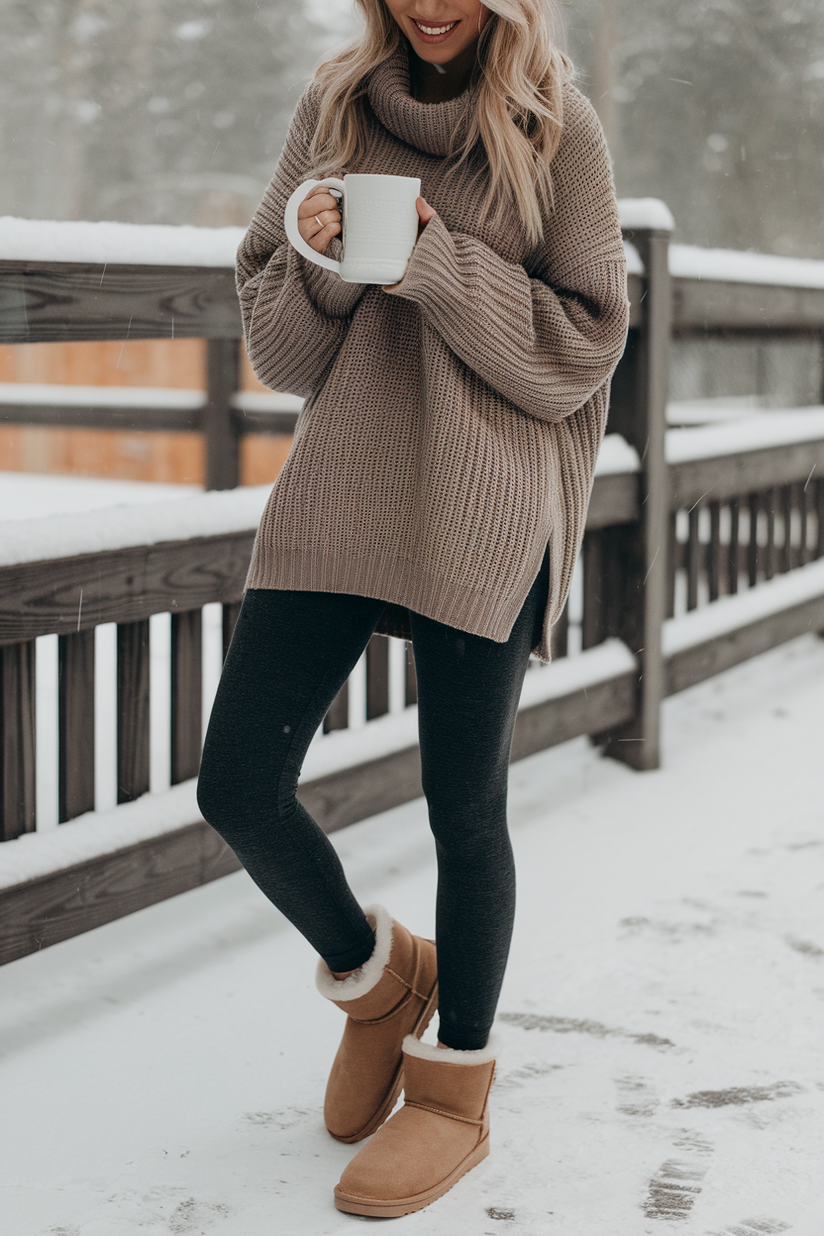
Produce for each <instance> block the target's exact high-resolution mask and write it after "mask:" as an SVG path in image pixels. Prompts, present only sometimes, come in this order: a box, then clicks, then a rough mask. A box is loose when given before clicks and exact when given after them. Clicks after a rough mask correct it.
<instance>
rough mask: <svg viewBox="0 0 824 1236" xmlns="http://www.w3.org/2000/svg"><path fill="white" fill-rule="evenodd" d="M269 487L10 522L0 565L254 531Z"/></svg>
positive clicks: (1, 539)
mask: <svg viewBox="0 0 824 1236" xmlns="http://www.w3.org/2000/svg"><path fill="white" fill-rule="evenodd" d="M271 489H272V486H271V485H254V486H248V487H242V488H239V489H227V490H220V491H212V492H210V493H206V494H198V495H197V496H196V497H192V498H179V499H178V500H177V501H171V502H157V503H153V504H148V503H147V504H139V505H135V506H114V507H107V508H106V509H105V510H98V511H89V512H83V513H82V514H77V515H66V516H60V517H59V518H58V517H56V516H54V515H51V516H46V517H44V518H42V519H26V520H19V521H18V522H12V523H9V524H6V525H5V526H4V527H3V528H2V531H0V567H3V566H15V565H17V564H18V563H21V562H41V561H44V560H48V559H52V558H72V557H74V556H75V555H76V554H93V553H99V552H100V551H102V550H111V549H127V548H129V547H131V546H134V545H157V544H159V543H160V542H161V541H184V540H188V539H189V538H191V537H201V536H219V535H221V534H222V533H227V532H245V531H247V530H254V529H255V528H257V526H258V523H259V521H260V516H261V514H262V512H263V507H264V504H265V502H266V499H267V498H268V496H269V493H270V492H271Z"/></svg>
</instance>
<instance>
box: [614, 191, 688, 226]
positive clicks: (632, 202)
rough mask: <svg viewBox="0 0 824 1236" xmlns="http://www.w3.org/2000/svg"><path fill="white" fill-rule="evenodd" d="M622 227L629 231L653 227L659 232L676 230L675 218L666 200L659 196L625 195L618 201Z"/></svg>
mask: <svg viewBox="0 0 824 1236" xmlns="http://www.w3.org/2000/svg"><path fill="white" fill-rule="evenodd" d="M618 217H619V218H620V220H621V227H622V228H623V229H624V230H625V231H627V232H634V231H637V230H638V229H640V228H653V229H655V230H656V231H659V232H672V231H674V230H675V220H674V218H673V217H672V211H671V210H670V208H669V206H668V205H667V204H666V202H662V201H661V200H660V198H657V197H623V198H621V199H620V200H619V202H618Z"/></svg>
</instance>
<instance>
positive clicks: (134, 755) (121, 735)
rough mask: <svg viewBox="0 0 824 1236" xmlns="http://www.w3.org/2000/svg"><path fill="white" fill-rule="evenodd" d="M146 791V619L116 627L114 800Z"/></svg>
mask: <svg viewBox="0 0 824 1236" xmlns="http://www.w3.org/2000/svg"><path fill="white" fill-rule="evenodd" d="M148 788H149V620H148V618H145V619H141V620H140V621H139V622H121V623H118V625H117V801H118V802H119V803H128V802H132V800H133V799H135V798H139V797H140V795H141V794H145V793H146V791H147V790H148Z"/></svg>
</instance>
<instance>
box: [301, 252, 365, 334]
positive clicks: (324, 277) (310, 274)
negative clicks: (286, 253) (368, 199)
mask: <svg viewBox="0 0 824 1236" xmlns="http://www.w3.org/2000/svg"><path fill="white" fill-rule="evenodd" d="M336 239H337V238H336V237H333V239H332V241H331V243H330V244H329V246H328V248H327V250H326V256H328V257H331V258H335V259H336V260H337V259H339V257H340V246H335V240H336ZM294 255H295V259H296V260H297V261H298V262H299V263H300V266H301V270H302V272H303V282H304V286H305V287H306V291H307V292H308V293H309V295H310V296H311V298H312V300H313V301H314V302H315V304H316V305H317V307H318V309H319V310H320V311H321V313H323V314H325V315H326V317H328V318H347V317H349V315H350V314H351V313H352V312H353V310H354V308H355V306H356V305H357V303H358V301H359V300H360V298H361V297H362V296H363V294H364V292H365V291H366V288H367V286H368V285H367V284H365V283H345V282H344V280H343V279H341V277H340V275H339V274H337V272H336V271H334V270H327V269H326V267H325V266H317V265H316V264H315V263H314V262H310V261H309V259H308V258H305V257H303V255H302V254H300V253H297V252H296V251H295V254H294Z"/></svg>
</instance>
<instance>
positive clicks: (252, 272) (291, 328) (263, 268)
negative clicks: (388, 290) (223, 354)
mask: <svg viewBox="0 0 824 1236" xmlns="http://www.w3.org/2000/svg"><path fill="white" fill-rule="evenodd" d="M314 115H315V108H314V102H313V92H312V84H311V83H310V84H309V86H308V87H307V89H306V90H305V91H304V93H303V95H302V96H301V98H300V100H299V102H298V105H297V108H296V109H295V114H294V117H293V119H292V123H291V125H290V127H289V132H288V134H287V137H286V142H285V143H284V146H283V150H282V151H281V155H280V159H279V160H278V164H277V167H276V168H275V173H274V176H273V177H272V181H271V184H270V185H269V187H268V189H267V190H266V193H265V194H264V196H263V200H262V201H261V203H260V205H259V206H258V208H257V210H256V211H255V214H254V217H253V218H252V222H251V223H250V224H249V228H248V230H247V232H246V235H245V236H244V238H243V240H242V241H241V243H240V248H239V249H238V253H237V262H236V278H237V289H238V296H239V298H240V310H241V317H242V319H243V333H244V337H245V340H246V350H247V352H248V354H249V360H250V361H251V364H252V368H253V369H254V371H255V373H256V374H257V376H258V378H259V379H260V381H261V382H263V383H264V385H266V386H269V387H272V388H273V389H274V390H280V391H288V392H290V393H291V394H294V395H302V396H304V398H305V397H307V396H309V395H311V394H312V393H313V392H314V391H315V390H316V389H317V388H318V387H319V386H320V385H321V383H322V382H323V379H324V376H325V375H326V373H327V371H328V368H329V366H330V365H331V363H332V362H333V361H334V359H335V356H336V355H337V353H338V351H339V349H340V347H341V344H342V343H343V341H344V339H345V337H346V333H347V331H348V329H349V323H350V321H351V315H352V312H353V311H354V309H355V306H356V305H357V303H358V301H359V300H360V298H361V296H362V295H363V293H364V291H365V288H366V285H365V284H363V283H344V281H343V280H342V279H341V278H340V276H339V275H337V274H336V273H335V272H334V271H331V270H326V269H325V268H324V267H322V266H316V265H315V264H314V263H313V262H310V261H308V259H306V258H304V257H302V256H301V255H300V254H299V253H298V252H297V250H295V249H294V248H293V247H292V245H291V244H290V243H289V241H288V240H287V238H286V232H285V230H284V226H283V213H284V210H285V209H286V203H287V201H288V199H289V196H290V194H291V193H292V191H293V190H294V189H296V188H297V186H298V185H299V184H300V183H301V181H303V180H305V179H306V178H307V176H306V171H307V168H309V166H310V163H309V141H310V139H311V134H312V131H313V127H314ZM339 251H340V240H339V238H338V237H335V238H334V239H333V240H332V242H331V244H330V245H329V247H328V249H327V254H328V256H329V257H339V256H340V252H339Z"/></svg>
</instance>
